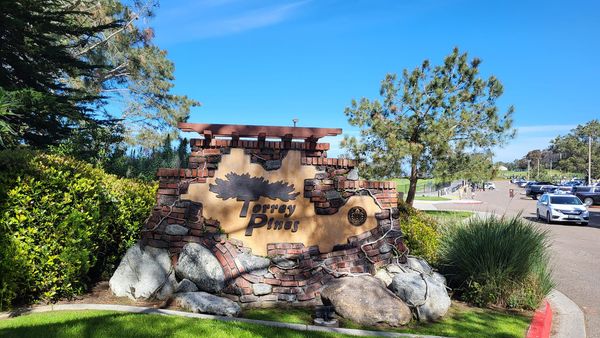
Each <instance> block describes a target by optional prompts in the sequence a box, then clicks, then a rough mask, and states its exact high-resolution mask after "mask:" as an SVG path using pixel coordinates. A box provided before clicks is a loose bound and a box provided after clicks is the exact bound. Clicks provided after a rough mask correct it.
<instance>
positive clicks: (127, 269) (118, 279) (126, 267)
mask: <svg viewBox="0 0 600 338" xmlns="http://www.w3.org/2000/svg"><path fill="white" fill-rule="evenodd" d="M109 284H110V289H111V291H112V293H113V294H114V295H115V296H117V297H129V298H130V299H133V300H137V299H142V300H153V299H159V300H164V299H167V298H169V297H170V296H171V294H173V291H174V289H175V285H176V284H177V281H176V280H175V276H174V274H173V271H172V269H171V259H170V258H169V252H168V251H167V250H166V249H160V248H154V247H150V246H146V247H144V248H142V247H141V246H140V244H139V243H137V244H136V245H134V246H133V247H131V248H129V250H127V253H125V256H123V259H122V260H121V263H120V264H119V267H118V268H117V270H116V271H115V273H114V274H113V276H112V277H111V279H110V282H109Z"/></svg>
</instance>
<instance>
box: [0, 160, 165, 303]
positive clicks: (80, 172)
mask: <svg viewBox="0 0 600 338" xmlns="http://www.w3.org/2000/svg"><path fill="white" fill-rule="evenodd" d="M0 183H1V184H2V187H1V188H0V230H1V231H2V232H1V233H0V245H1V247H0V307H3V308H5V307H7V306H10V304H16V303H29V302H31V301H36V300H39V299H42V300H46V301H54V300H57V299H60V298H65V297H66V298H69V297H73V296H75V295H77V294H79V293H81V292H83V291H85V290H86V288H87V286H88V285H89V283H90V282H92V281H96V280H98V279H100V278H102V277H106V276H107V275H109V274H110V273H111V272H112V271H113V270H114V266H115V264H116V263H117V262H118V260H119V259H120V257H121V256H122V254H123V253H124V251H125V250H126V249H127V248H128V247H129V246H130V245H131V244H132V243H133V242H134V241H135V239H136V238H137V237H138V232H139V228H140V226H141V224H142V222H143V221H144V219H145V218H146V217H147V216H148V214H149V212H150V210H151V208H152V206H153V205H154V202H155V192H156V186H155V184H147V183H142V182H137V181H133V180H128V179H119V178H117V177H115V176H112V175H108V174H106V173H105V172H104V171H102V170H101V169H98V168H94V167H93V166H91V165H89V164H86V163H84V162H80V161H76V160H73V159H70V158H66V157H61V156H57V155H46V154H42V153H37V152H31V151H28V150H10V151H8V150H7V151H2V152H0Z"/></svg>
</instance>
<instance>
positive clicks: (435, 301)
mask: <svg viewBox="0 0 600 338" xmlns="http://www.w3.org/2000/svg"><path fill="white" fill-rule="evenodd" d="M389 288H390V290H392V291H393V292H394V293H395V294H396V295H398V297H400V298H401V299H402V300H404V301H405V302H406V303H407V304H409V305H412V306H414V308H415V309H416V312H417V313H416V315H417V316H416V317H417V318H418V319H419V320H421V321H435V320H438V319H440V318H441V317H443V316H444V315H445V314H446V313H447V312H448V309H449V308H450V305H451V301H450V297H449V296H448V292H447V291H446V285H444V284H443V283H441V282H440V281H439V280H438V279H436V278H434V277H432V276H430V275H425V274H420V273H418V272H414V271H410V272H406V273H399V274H397V275H395V276H394V279H393V280H392V283H391V284H390V286H389Z"/></svg>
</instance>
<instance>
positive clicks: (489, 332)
mask: <svg viewBox="0 0 600 338" xmlns="http://www.w3.org/2000/svg"><path fill="white" fill-rule="evenodd" d="M311 314H312V311H311V310H309V309H250V310H246V311H244V313H243V317H244V318H249V319H257V320H270V321H280V322H286V323H296V324H312V318H311ZM529 321H530V318H529V316H528V315H522V314H510V313H506V312H500V311H494V310H489V309H478V308H471V307H467V306H465V305H464V304H454V305H453V306H452V308H451V309H450V311H449V313H448V315H447V317H446V318H445V319H444V320H442V321H440V322H436V323H416V322H412V323H411V324H409V325H408V326H407V327H404V328H389V327H362V326H359V325H357V324H354V323H351V322H348V321H344V320H343V321H342V323H341V324H342V325H341V326H343V327H346V328H353V329H363V330H380V331H389V332H396V333H407V334H428V335H439V336H450V337H464V336H465V335H468V336H469V337H475V338H478V337H482V338H483V337H522V336H523V334H524V332H525V330H526V329H527V326H528V324H529ZM0 336H2V337H82V336H85V337H116V336H118V337H156V336H171V337H198V336H207V337H232V336H234V337H271V336H279V337H349V336H348V335H343V334H339V333H336V334H333V333H328V332H314V331H297V330H293V329H286V328H278V327H269V326H265V325H259V324H251V323H245V322H239V321H227V322H225V321H218V320H209V319H197V318H186V317H177V316H165V315H158V314H136V313H127V312H115V311H103V310H84V311H52V312H45V313H34V314H27V315H23V316H19V317H15V318H10V319H5V320H0Z"/></svg>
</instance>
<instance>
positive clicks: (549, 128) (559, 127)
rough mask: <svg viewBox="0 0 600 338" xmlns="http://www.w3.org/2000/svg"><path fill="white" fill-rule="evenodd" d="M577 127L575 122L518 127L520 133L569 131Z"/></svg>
mask: <svg viewBox="0 0 600 338" xmlns="http://www.w3.org/2000/svg"><path fill="white" fill-rule="evenodd" d="M575 127H577V125H575V124H549V125H538V126H519V127H516V128H517V130H518V133H519V134H531V133H544V132H569V131H570V130H571V129H573V128H575Z"/></svg>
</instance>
